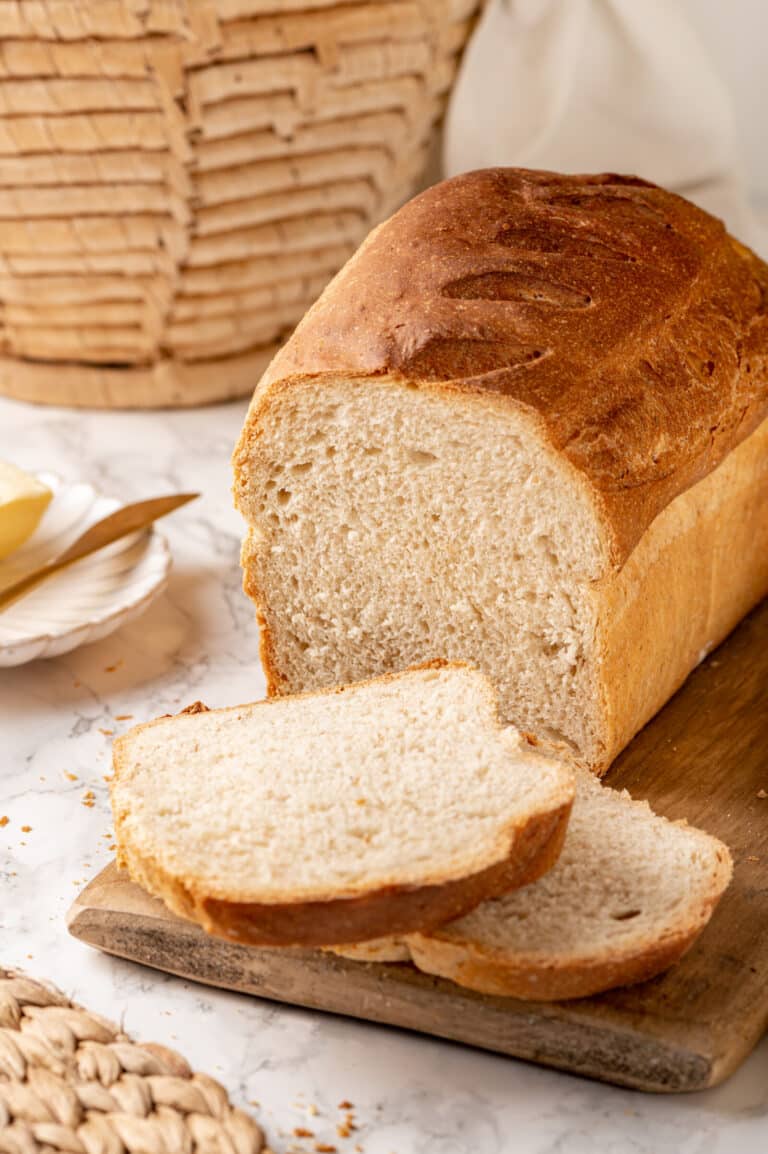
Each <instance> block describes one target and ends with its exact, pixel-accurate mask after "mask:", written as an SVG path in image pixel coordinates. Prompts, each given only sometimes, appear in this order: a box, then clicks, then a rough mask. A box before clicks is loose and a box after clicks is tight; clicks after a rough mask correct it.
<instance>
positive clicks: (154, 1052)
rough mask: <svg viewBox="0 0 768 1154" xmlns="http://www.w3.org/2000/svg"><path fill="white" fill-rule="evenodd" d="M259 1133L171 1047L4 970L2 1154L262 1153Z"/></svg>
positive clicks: (0, 979)
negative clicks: (140, 1037) (136, 1036)
mask: <svg viewBox="0 0 768 1154" xmlns="http://www.w3.org/2000/svg"><path fill="white" fill-rule="evenodd" d="M262 1150H263V1151H264V1154H268V1152H267V1151H266V1149H265V1148H264V1138H263V1135H262V1132H261V1130H260V1129H259V1127H258V1126H257V1125H256V1123H255V1122H254V1121H253V1119H252V1118H250V1117H249V1116H248V1115H247V1114H244V1113H243V1112H242V1111H241V1110H236V1109H234V1107H232V1106H231V1105H230V1103H229V1099H228V1098H227V1094H226V1091H225V1090H224V1089H223V1088H222V1087H221V1086H220V1085H219V1083H218V1082H215V1081H214V1080H213V1078H209V1077H207V1075H205V1074H193V1073H192V1071H191V1070H190V1068H189V1066H188V1065H187V1063H186V1062H185V1061H184V1059H183V1058H182V1057H181V1056H180V1055H179V1054H176V1053H175V1052H174V1051H173V1050H168V1049H166V1048H165V1047H164V1046H158V1045H154V1044H152V1043H149V1044H146V1045H138V1044H137V1043H136V1042H133V1041H131V1039H130V1038H129V1037H128V1036H127V1035H126V1034H124V1033H122V1031H121V1030H119V1029H118V1028H117V1026H114V1025H113V1024H112V1023H111V1022H108V1021H106V1019H104V1018H102V1017H100V1016H99V1015H98V1014H92V1013H90V1012H89V1011H87V1010H83V1009H81V1008H80V1007H79V1006H76V1005H73V1004H72V1003H71V1002H69V1001H68V1000H67V999H66V998H65V997H64V995H63V994H61V993H60V992H59V991H58V990H57V989H55V987H53V986H50V985H48V984H43V983H42V982H35V981H32V979H31V978H27V977H24V976H23V975H22V974H19V973H14V972H12V971H10V972H9V971H6V970H2V969H0V1151H1V1152H2V1154H59V1152H62V1154H63V1152H64V1151H66V1152H67V1154H171V1152H173V1154H259V1151H262Z"/></svg>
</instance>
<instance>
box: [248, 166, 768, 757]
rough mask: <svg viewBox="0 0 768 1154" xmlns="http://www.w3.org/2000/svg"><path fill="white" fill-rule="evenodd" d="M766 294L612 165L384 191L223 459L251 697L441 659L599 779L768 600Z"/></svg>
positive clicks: (744, 266) (745, 263)
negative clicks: (460, 664)
mask: <svg viewBox="0 0 768 1154" xmlns="http://www.w3.org/2000/svg"><path fill="white" fill-rule="evenodd" d="M766 299H768V266H766V265H765V264H764V263H762V262H761V261H759V260H758V259H757V257H755V256H754V255H753V254H752V253H750V252H748V251H747V250H746V249H745V248H743V246H741V245H739V244H738V243H737V242H736V241H734V240H733V239H732V238H731V237H729V236H728V235H727V234H726V232H725V230H724V228H723V225H722V223H721V222H720V221H718V220H716V219H715V218H714V217H711V216H709V215H708V214H707V213H704V212H702V211H701V210H700V209H698V208H696V207H695V206H694V205H692V204H689V203H688V202H686V201H684V200H682V199H680V197H677V196H674V195H673V194H671V193H668V192H665V191H664V190H663V189H661V188H656V187H654V186H653V185H650V184H648V183H647V182H646V181H643V180H639V179H637V178H635V177H627V176H624V177H621V176H616V175H595V176H572V175H567V176H558V175H557V174H554V173H547V172H531V171H525V170H520V169H491V170H487V171H484V172H473V173H464V174H462V175H461V176H457V177H455V178H453V179H452V180H448V181H444V182H443V183H442V184H438V185H434V186H433V187H432V188H429V189H427V190H426V191H425V192H423V193H421V194H420V195H419V196H417V197H416V198H415V199H414V200H412V201H410V202H409V203H408V204H407V205H405V207H403V208H402V209H400V211H399V212H397V213H396V214H395V215H394V216H393V217H392V219H391V220H389V221H388V222H387V223H386V224H384V225H382V226H381V227H379V228H378V229H375V230H374V231H373V232H372V233H371V234H370V236H369V237H368V239H367V240H366V241H365V243H364V244H363V246H362V247H361V248H360V250H359V252H358V253H357V254H356V255H355V256H354V257H353V258H352V260H350V262H349V263H348V264H347V266H346V267H345V269H344V270H343V271H342V272H341V273H340V274H339V275H338V276H337V277H336V278H335V280H334V281H333V282H332V283H331V284H330V285H329V286H328V288H327V289H326V291H325V292H324V293H323V295H322V297H321V298H320V300H319V301H318V302H317V304H316V305H315V306H314V307H313V308H312V309H310V311H309V312H308V313H307V315H306V316H305V317H304V319H303V321H302V322H301V324H300V325H299V326H298V328H297V329H296V331H295V333H294V334H293V336H292V337H291V338H290V340H289V341H288V342H287V343H286V344H285V345H284V346H283V348H282V349H281V351H280V352H279V353H278V355H277V357H276V358H275V360H274V361H273V362H272V364H271V365H270V367H269V369H268V370H267V372H266V373H265V375H264V377H263V379H262V381H261V384H260V386H259V388H258V389H257V391H256V394H255V395H254V399H253V404H252V406H251V410H250V414H249V417H248V421H247V423H246V426H245V428H244V430H243V434H242V437H241V439H240V444H239V447H238V450H237V452H236V455H235V495H236V500H237V504H238V507H239V509H240V511H241V512H242V514H243V515H244V517H245V518H246V520H247V522H248V528H249V532H248V537H247V539H246V541H245V543H244V546H243V554H242V559H243V566H244V570H245V588H246V591H247V592H248V593H249V594H250V596H251V597H252V598H253V600H254V602H255V604H256V607H257V613H258V616H259V619H260V622H261V625H262V641H263V658H264V668H265V671H266V674H267V678H268V681H269V688H270V692H271V693H274V694H284V693H297V692H300V691H301V692H303V691H306V690H316V689H320V688H323V687H326V686H329V685H334V684H343V683H346V682H351V681H357V680H359V679H361V678H363V677H371V676H373V675H375V674H379V673H385V672H389V671H393V670H398V669H404V668H406V667H407V666H409V665H412V664H414V663H415V662H418V661H424V660H426V659H428V658H430V657H446V658H449V659H451V660H457V661H469V662H471V663H473V664H475V665H478V666H480V668H482V669H484V670H485V671H486V672H487V673H488V674H489V675H490V676H491V679H492V680H493V682H494V684H495V685H496V686H497V687H498V689H499V693H500V698H501V712H502V716H503V717H504V719H505V720H507V721H510V722H512V723H514V724H515V725H517V726H519V727H520V728H521V729H523V730H529V731H531V732H533V733H535V734H536V735H537V736H538V737H539V738H540V739H541V740H544V739H547V740H548V739H550V738H551V739H554V740H555V741H566V742H567V743H568V744H569V745H570V747H571V749H572V751H573V754H574V755H575V756H576V758H577V759H578V760H579V761H580V762H582V763H583V764H584V765H587V766H589V767H590V768H592V769H593V770H595V771H598V772H600V773H602V772H603V771H605V770H606V769H607V768H608V766H609V765H610V764H611V762H612V761H613V760H614V758H615V757H616V755H617V753H618V752H619V750H620V749H622V748H623V747H624V746H625V745H626V744H627V742H628V741H629V740H630V738H631V737H632V736H633V735H634V734H635V733H636V732H637V731H638V730H639V729H640V728H641V726H642V725H644V724H645V722H646V721H648V720H649V718H650V717H652V716H653V714H654V713H655V712H656V711H657V710H658V709H660V708H661V706H662V705H663V704H664V702H665V701H666V700H667V699H668V698H669V697H670V696H671V695H672V693H674V691H675V690H676V689H677V688H678V687H679V686H680V685H681V683H682V682H683V680H684V679H685V677H687V675H688V674H689V673H690V671H691V670H692V669H693V668H694V667H695V666H696V664H697V663H698V662H699V661H700V660H701V655H702V653H705V652H708V651H709V650H710V649H712V648H713V647H714V646H715V645H717V644H718V643H719V642H720V641H721V640H722V639H723V638H724V637H725V635H726V634H727V633H728V632H729V631H730V630H731V629H732V628H733V627H734V625H735V624H736V622H737V621H738V620H739V619H740V618H741V617H742V616H743V615H744V614H745V613H746V612H747V611H748V610H749V609H750V608H751V606H753V605H755V604H756V603H757V602H758V601H759V600H760V599H761V598H762V597H764V596H765V595H766V594H768V517H766V509H767V508H768V310H766V308H765V303H764V302H765V300H766ZM638 637H642V642H643V643H642V645H635V644H634V642H635V639H636V638H638ZM630 645H631V646H632V664H631V669H630V668H629V666H628V663H627V661H626V653H627V647H628V646H630Z"/></svg>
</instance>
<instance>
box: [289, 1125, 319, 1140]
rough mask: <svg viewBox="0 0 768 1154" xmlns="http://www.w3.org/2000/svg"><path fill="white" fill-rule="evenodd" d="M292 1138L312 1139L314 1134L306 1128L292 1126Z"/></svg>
mask: <svg viewBox="0 0 768 1154" xmlns="http://www.w3.org/2000/svg"><path fill="white" fill-rule="evenodd" d="M293 1136H294V1138H314V1136H315V1132H314V1130H308V1129H307V1127H306V1126H294V1128H293Z"/></svg>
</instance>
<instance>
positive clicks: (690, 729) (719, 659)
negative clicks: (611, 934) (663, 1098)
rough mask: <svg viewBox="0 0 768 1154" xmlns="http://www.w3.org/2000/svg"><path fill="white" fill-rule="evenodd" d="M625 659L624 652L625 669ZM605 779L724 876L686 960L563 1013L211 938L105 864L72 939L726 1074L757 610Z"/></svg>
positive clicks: (443, 1023)
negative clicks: (686, 827) (717, 852)
mask: <svg viewBox="0 0 768 1154" xmlns="http://www.w3.org/2000/svg"><path fill="white" fill-rule="evenodd" d="M629 657H630V655H628V659H629ZM607 780H608V782H609V783H610V784H611V785H613V786H620V787H625V788H627V789H629V790H630V792H631V793H632V794H633V795H634V796H635V797H647V798H648V799H649V801H650V802H651V804H652V805H653V807H654V808H655V809H656V810H658V812H659V813H663V814H665V815H666V816H667V817H670V818H682V817H685V818H687V819H688V820H689V821H690V822H692V823H693V824H695V825H699V826H701V827H702V828H703V829H706V830H708V831H709V832H710V833H713V834H716V835H717V836H718V837H720V838H722V839H723V841H725V842H726V843H727V844H728V845H729V846H730V848H731V852H732V853H733V856H734V861H735V866H736V868H735V875H734V880H733V882H732V884H731V886H730V888H729V890H728V891H727V892H726V894H725V897H724V898H723V900H722V902H721V904H720V906H719V907H718V909H717V911H716V913H715V916H714V918H713V920H712V922H711V923H710V925H709V926H708V927H707V929H706V930H705V932H704V934H703V935H702V937H701V938H700V939H699V941H698V942H697V944H696V945H695V946H694V948H693V949H692V950H691V951H690V952H689V953H688V954H687V955H686V956H685V958H683V960H682V962H681V963H680V964H679V965H678V966H676V967H675V968H674V969H673V970H671V971H669V972H668V973H667V974H664V975H662V976H661V977H659V978H656V979H655V980H654V981H651V982H646V983H644V984H643V985H639V986H634V987H631V988H628V989H624V990H614V991H612V992H610V993H608V994H604V995H602V996H600V997H594V998H586V999H580V1000H578V1001H572V1002H562V1003H559V1004H549V1005H548V1004H545V1003H533V1002H518V1001H515V1000H513V999H511V998H491V997H485V996H483V995H480V994H474V993H472V992H471V991H468V990H462V989H461V988H460V987H458V986H455V985H453V983H451V982H447V981H443V980H441V979H437V978H432V977H428V976H427V975H425V974H421V973H419V972H417V971H416V970H415V969H414V968H413V967H412V966H410V965H405V964H402V965H394V964H374V963H359V962H351V961H346V960H344V959H342V958H337V957H334V956H333V955H329V954H323V953H318V952H310V951H302V950H280V951H278V950H266V949H254V948H249V947H246V946H239V945H234V944H232V943H230V942H225V941H222V940H219V939H216V938H211V937H208V936H207V935H206V934H204V933H203V932H202V930H200V929H199V928H198V927H197V926H195V925H192V924H191V923H188V922H185V921H183V920H181V919H180V918H177V917H175V916H174V915H173V914H170V913H169V912H168V911H167V910H166V909H165V907H164V906H163V905H162V903H160V902H159V901H156V900H154V899H153V898H150V897H149V896H147V895H146V894H145V893H144V892H143V891H142V890H141V889H139V888H138V887H137V886H134V885H133V884H132V883H130V882H129V881H127V880H125V879H124V878H123V877H122V876H121V875H120V874H119V873H118V871H117V869H116V867H115V866H114V865H110V866H108V867H107V868H106V869H105V870H103V871H102V873H100V874H99V876H98V877H97V878H95V879H94V880H93V881H92V882H91V883H90V885H88V886H87V887H86V889H85V890H84V891H83V892H82V893H81V894H80V896H79V898H78V899H77V901H76V902H75V904H74V905H73V906H72V909H71V910H70V913H69V929H70V931H71V933H73V934H74V935H75V937H77V938H81V939H82V940H83V941H85V942H88V943H89V944H90V945H93V946H96V947H97V948H99V949H102V950H105V951H107V952H108V953H111V954H116V955H118V956H119V957H123V958H130V959H132V960H133V961H137V962H142V963H144V964H145V965H148V966H154V967H156V968H157V969H161V970H167V971H169V972H171V973H174V974H180V975H182V976H183V977H185V978H191V979H193V980H195V981H200V982H206V983H208V984H209V985H213V986H222V987H225V988H227V989H232V990H240V991H243V992H244V993H249V994H255V995H257V996H258V997H262V998H269V999H273V1000H275V1001H281V1002H289V1003H292V1004H294V1005H299V1006H308V1007H311V1008H313V1009H319V1010H326V1011H330V1012H332V1013H336V1014H346V1015H349V1016H350V1017H354V1018H363V1019H366V1020H368V1021H374V1022H383V1023H387V1024H388V1025H392V1026H401V1027H406V1028H407V1029H411V1030H419V1031H421V1032H423V1033H427V1034H434V1035H437V1036H438V1037H441V1038H450V1039H453V1040H455V1041H459V1042H465V1043H468V1044H470V1045H473V1046H479V1047H482V1048H483V1049H486V1050H494V1051H497V1052H499V1053H502V1054H509V1055H513V1056H514V1057H518V1058H526V1059H528V1060H530V1061H534V1062H540V1063H543V1064H545V1065H549V1066H556V1067H558V1068H560V1069H563V1070H569V1071H572V1072H573V1073H578V1074H585V1075H588V1076H589V1077H593V1078H599V1079H602V1080H604V1081H607V1082H615V1083H618V1084H620V1085H624V1086H632V1087H635V1088H637V1089H640V1090H656V1091H679V1090H700V1089H703V1088H705V1087H707V1086H713V1085H715V1084H716V1083H717V1082H720V1081H722V1080H723V1078H725V1077H727V1076H728V1075H729V1074H730V1073H731V1072H732V1071H733V1070H734V1069H735V1068H736V1067H737V1066H738V1065H739V1063H740V1062H741V1061H743V1059H744V1058H745V1057H746V1056H747V1054H748V1053H749V1052H750V1050H751V1049H752V1048H753V1046H755V1044H756V1043H757V1042H758V1040H759V1039H760V1037H761V1035H762V1034H763V1031H764V1030H765V1028H766V1026H767V1025H768V797H766V798H761V797H760V796H759V791H763V790H764V791H766V793H768V602H764V603H763V605H762V606H761V607H759V608H758V609H757V610H756V611H755V612H754V613H752V615H751V616H750V617H748V618H747V619H746V621H744V622H743V624H742V625H741V626H740V627H739V629H738V630H736V632H735V633H733V634H732V635H731V637H729V638H728V640H727V641H726V642H725V643H724V644H723V645H722V646H721V647H720V648H719V649H718V650H716V651H715V653H713V654H712V655H711V656H710V658H709V659H708V660H707V661H706V662H705V663H704V664H703V665H700V666H699V668H698V669H696V670H695V671H694V673H693V674H692V675H691V676H690V678H689V679H688V681H687V682H686V684H685V685H684V686H683V688H682V689H681V690H680V692H679V693H678V694H677V695H676V696H675V697H674V698H673V699H672V701H670V702H669V704H668V705H667V706H666V708H665V709H664V710H663V711H662V713H660V714H659V715H658V716H657V717H656V718H655V719H654V720H653V721H652V722H651V723H650V724H649V725H648V726H646V728H645V729H644V730H643V731H642V732H641V733H640V734H639V735H638V736H637V737H636V738H635V740H634V741H633V742H632V744H631V745H630V746H629V747H628V748H627V749H626V750H625V751H624V753H623V754H622V756H621V757H620V758H619V760H618V761H617V762H616V763H615V765H614V766H613V767H612V769H611V771H610V773H609V775H608V778H607Z"/></svg>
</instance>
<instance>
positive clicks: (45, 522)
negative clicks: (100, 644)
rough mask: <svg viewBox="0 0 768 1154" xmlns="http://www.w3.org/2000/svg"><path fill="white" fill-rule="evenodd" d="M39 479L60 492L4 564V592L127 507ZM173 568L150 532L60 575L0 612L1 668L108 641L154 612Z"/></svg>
mask: <svg viewBox="0 0 768 1154" xmlns="http://www.w3.org/2000/svg"><path fill="white" fill-rule="evenodd" d="M37 476H38V479H39V480H41V481H42V482H43V483H44V484H46V485H48V487H49V488H50V489H52V490H53V500H52V501H51V503H50V505H49V506H48V508H47V510H46V512H45V514H44V516H43V519H42V521H41V522H40V524H39V525H38V527H37V529H36V530H35V532H34V534H33V535H32V537H30V539H29V541H27V542H26V543H25V544H24V545H22V546H21V548H20V549H17V550H16V551H15V552H14V553H12V554H11V556H10V557H8V558H6V559H5V560H4V561H2V562H0V589H2V588H4V587H5V586H6V585H10V584H11V582H12V581H14V580H16V579H18V578H20V577H23V576H24V574H25V573H28V572H30V570H32V569H36V568H38V566H40V565H43V564H44V563H45V562H46V561H48V560H50V559H51V558H52V557H54V556H58V555H59V554H60V553H62V552H63V551H64V549H66V548H67V546H68V545H69V544H70V543H71V542H72V541H74V539H75V538H76V537H77V536H79V534H80V533H82V532H83V530H84V529H87V528H88V526H89V525H91V524H92V523H93V522H94V521H98V520H99V519H100V518H101V517H105V516H106V515H107V513H111V512H112V511H113V510H114V509H116V508H118V506H119V505H120V502H119V501H116V500H113V499H112V498H111V497H102V496H100V495H99V494H98V493H96V491H95V490H94V489H93V488H92V487H91V486H90V485H87V484H84V483H82V482H74V483H70V482H67V481H62V480H61V479H60V478H59V477H56V476H54V475H53V474H51V473H38V474H37ZM170 567H171V556H170V553H169V551H168V545H167V543H166V541H165V538H164V537H162V536H161V535H160V533H158V532H157V530H156V529H148V530H145V531H144V532H142V533H134V534H132V535H131V536H130V537H125V538H124V539H123V540H121V541H116V542H115V543H114V545H109V546H107V548H106V549H101V550H99V552H97V553H93V554H92V555H91V556H90V557H84V558H83V559H82V561H77V562H75V564H73V565H71V566H70V567H69V568H67V569H63V570H62V571H61V572H60V573H56V574H54V576H52V577H50V578H48V580H46V581H43V582H42V583H41V584H40V585H38V586H37V588H36V589H33V590H32V591H31V592H30V593H28V594H27V595H26V596H25V597H22V598H20V599H19V600H18V601H16V602H14V603H13V604H11V605H9V606H8V608H7V609H4V610H0V666H8V665H23V664H24V663H25V662H27V661H34V660H35V659H36V658H38V657H58V656H60V655H61V654H62V653H68V652H69V651H70V650H71V649H75V648H77V646H79V645H84V644H86V643H87V642H90V641H98V640H99V639H100V638H102V637H106V636H107V634H108V633H112V631H113V630H115V629H118V628H119V627H120V626H121V625H124V624H125V622H126V621H129V620H131V618H133V617H137V616H138V615H139V614H140V613H142V612H143V611H144V610H145V609H146V608H147V606H148V605H149V603H150V602H151V601H152V599H153V598H154V597H156V596H157V595H158V593H160V592H161V591H162V590H163V588H164V587H165V584H166V582H167V580H168V572H169V570H170Z"/></svg>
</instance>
